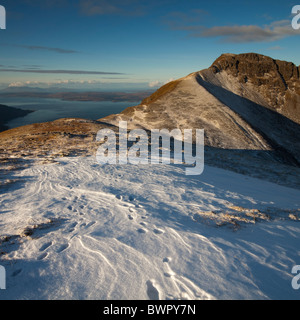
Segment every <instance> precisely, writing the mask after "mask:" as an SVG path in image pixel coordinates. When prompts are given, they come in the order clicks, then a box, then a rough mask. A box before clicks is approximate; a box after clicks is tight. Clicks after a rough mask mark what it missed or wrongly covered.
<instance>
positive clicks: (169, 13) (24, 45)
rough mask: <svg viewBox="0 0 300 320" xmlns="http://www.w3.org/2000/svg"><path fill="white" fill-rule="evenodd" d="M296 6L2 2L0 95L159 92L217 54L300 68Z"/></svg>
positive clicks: (122, 0)
mask: <svg viewBox="0 0 300 320" xmlns="http://www.w3.org/2000/svg"><path fill="white" fill-rule="evenodd" d="M296 4H297V3H295V2H293V1H276V2H274V1H269V0H267V1H266V0H261V1H235V0H234V1H233V0H227V1H215V0H211V1H201V0H198V1H194V0H185V1H182V0H181V1H177V0H160V1H144V0H139V1H138V0H60V1H58V0H52V1H51V0H43V1H40V0H23V1H18V0H7V1H5V0H0V5H3V6H4V7H5V8H6V15H7V17H6V20H7V26H6V30H0V50H1V51H0V73H1V76H0V87H5V86H8V85H10V86H24V85H26V86H35V87H49V86H50V87H51V86H55V87H73V88H76V87H77V88H81V89H85V88H87V89H88V88H90V89H92V88H94V89H95V88H99V89H101V88H104V87H105V88H110V87H111V88H112V90H113V89H114V88H117V87H118V86H119V87H120V84H122V86H123V87H128V88H129V89H130V88H132V89H135V88H149V87H157V86H160V85H162V84H163V83H165V82H167V81H169V80H170V79H176V78H179V77H183V76H185V75H187V74H189V73H191V72H194V71H197V70H201V69H204V68H207V67H209V66H210V65H211V64H212V62H213V61H214V60H215V59H216V58H217V57H218V56H219V55H221V54H222V53H226V52H230V53H242V52H257V53H261V54H265V55H268V56H271V57H273V58H276V59H282V60H287V61H292V62H294V63H295V64H296V65H299V64H300V54H299V52H300V37H299V35H300V30H293V28H292V27H291V20H292V17H293V15H292V14H291V10H292V7H293V6H294V5H296Z"/></svg>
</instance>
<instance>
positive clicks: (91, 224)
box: [85, 221, 96, 229]
mask: <svg viewBox="0 0 300 320" xmlns="http://www.w3.org/2000/svg"><path fill="white" fill-rule="evenodd" d="M95 223H96V221H91V222H90V223H88V224H87V225H86V227H85V229H88V228H90V227H91V226H93V225H94V224H95Z"/></svg>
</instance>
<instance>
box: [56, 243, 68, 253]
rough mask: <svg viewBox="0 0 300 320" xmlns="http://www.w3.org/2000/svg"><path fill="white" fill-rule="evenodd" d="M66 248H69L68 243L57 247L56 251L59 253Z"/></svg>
mask: <svg viewBox="0 0 300 320" xmlns="http://www.w3.org/2000/svg"><path fill="white" fill-rule="evenodd" d="M68 248H69V244H68V243H66V244H63V245H61V246H60V247H59V248H58V249H57V253H61V252H63V251H65V250H66V249H68Z"/></svg>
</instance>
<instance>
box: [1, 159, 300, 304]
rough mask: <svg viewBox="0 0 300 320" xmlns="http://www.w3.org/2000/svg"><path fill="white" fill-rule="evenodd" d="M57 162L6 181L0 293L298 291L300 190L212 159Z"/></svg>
mask: <svg viewBox="0 0 300 320" xmlns="http://www.w3.org/2000/svg"><path fill="white" fill-rule="evenodd" d="M56 161H57V162H59V163H58V164H48V165H34V166H31V167H28V168H25V169H23V170H19V171H12V172H11V173H10V174H8V175H7V177H6V178H7V179H11V180H12V181H13V183H12V184H10V185H8V186H6V187H2V189H0V191H1V193H0V202H1V208H0V235H1V242H0V252H1V253H0V265H2V266H4V267H5V269H6V274H7V279H6V280H7V283H6V288H7V289H6V290H0V299H103V300H107V299H112V300H117V299H121V300H127V299H131V300H146V299H152V300H156V299H161V300H166V299H167V300H168V299H171V300H172V299H191V300H195V299H299V297H300V291H297V290H294V289H293V288H292V286H291V281H292V279H293V276H294V275H293V274H292V273H291V270H292V268H293V267H294V266H295V265H299V264H300V256H299V255H300V248H299V243H300V241H299V240H300V232H299V231H300V223H299V221H296V220H297V219H299V218H298V217H299V215H300V212H299V208H300V190H297V189H291V188H287V187H283V186H279V185H276V184H272V183H270V182H266V181H263V180H258V179H255V178H251V177H247V176H244V175H240V174H237V173H233V172H230V171H226V170H223V169H218V168H214V167H209V166H205V169H204V173H203V174H202V175H200V176H186V175H185V168H184V167H183V166H181V165H177V166H175V165H100V164H98V163H97V162H96V159H95V157H86V158H84V157H82V158H81V157H74V158H59V159H56ZM226 213H227V215H226ZM224 217H226V218H228V220H224ZM240 217H243V220H238V219H237V218H240ZM263 217H267V218H266V219H264V218H263ZM291 217H293V219H292V218H291Z"/></svg>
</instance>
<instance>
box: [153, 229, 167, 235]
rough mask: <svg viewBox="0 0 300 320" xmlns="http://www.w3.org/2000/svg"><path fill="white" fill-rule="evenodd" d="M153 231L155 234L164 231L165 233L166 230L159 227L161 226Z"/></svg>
mask: <svg viewBox="0 0 300 320" xmlns="http://www.w3.org/2000/svg"><path fill="white" fill-rule="evenodd" d="M153 232H154V233H155V234H163V233H165V231H164V230H162V229H159V228H155V229H154V230H153Z"/></svg>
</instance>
